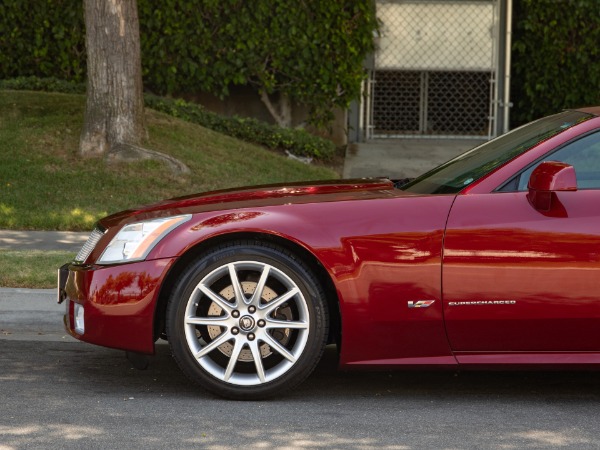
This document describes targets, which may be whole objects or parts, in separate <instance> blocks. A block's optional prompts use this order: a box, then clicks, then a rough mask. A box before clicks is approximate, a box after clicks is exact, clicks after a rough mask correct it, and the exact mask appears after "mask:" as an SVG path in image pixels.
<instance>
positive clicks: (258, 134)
mask: <svg viewBox="0 0 600 450" xmlns="http://www.w3.org/2000/svg"><path fill="white" fill-rule="evenodd" d="M144 99H145V103H146V106H148V107H150V108H152V109H155V110H157V111H161V112H164V113H167V114H169V115H171V116H174V117H179V118H181V119H183V120H186V121H188V122H193V123H197V124H199V125H202V126H204V127H206V128H210V129H211V130H215V131H218V132H220V133H223V134H227V135H229V136H233V137H236V138H238V139H241V140H243V141H246V142H252V143H254V144H258V145H262V146H264V147H267V148H270V149H273V150H288V151H290V152H291V153H293V154H295V155H297V156H310V157H315V158H317V159H320V160H323V161H327V160H331V158H333V156H334V155H335V145H333V143H332V142H331V141H329V140H327V139H322V138H319V137H317V136H313V135H312V134H310V133H308V132H307V131H305V130H300V129H292V128H281V127H278V126H276V125H270V124H268V123H265V122H261V121H260V120H256V119H252V118H246V117H237V116H232V117H224V116H220V115H218V114H215V113H213V112H210V111H207V110H206V109H205V108H203V107H202V106H200V105H197V104H194V103H189V102H186V101H184V100H174V99H170V98H164V97H157V96H155V95H150V94H147V95H145V96H144Z"/></svg>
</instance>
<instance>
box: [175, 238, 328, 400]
mask: <svg viewBox="0 0 600 450" xmlns="http://www.w3.org/2000/svg"><path fill="white" fill-rule="evenodd" d="M327 331H328V314H327V307H326V303H325V299H324V293H323V290H322V289H321V287H320V285H319V283H318V281H317V279H316V277H315V276H314V275H313V274H312V272H311V271H310V269H309V268H308V267H307V266H306V265H305V264H304V263H303V262H302V261H300V260H298V259H297V258H296V257H295V256H294V255H293V254H291V253H290V252H288V251H287V250H285V249H283V248H280V247H277V246H274V245H270V244H265V243H260V242H242V241H239V242H235V243H231V244H229V245H227V246H223V247H219V248H216V249H214V250H213V251H211V252H209V253H207V254H206V255H203V256H202V257H201V258H199V259H198V260H196V262H194V263H193V264H191V265H190V266H189V267H188V269H187V270H186V271H185V272H184V273H183V275H182V276H181V278H180V280H179V282H178V284H177V286H176V287H175V289H174V291H173V293H172V295H171V298H170V300H169V305H168V308H167V334H168V336H169V343H170V346H171V351H172V353H173V356H174V358H175V360H176V361H177V363H178V364H179V366H180V367H181V369H182V370H183V372H184V373H186V374H187V375H188V376H189V377H190V378H191V379H192V380H194V381H196V382H197V383H199V384H200V385H201V386H203V387H204V388H206V389H207V390H209V391H211V392H214V393H216V394H218V395H221V396H224V397H227V398H234V399H258V398H265V397H269V396H272V395H275V394H278V393H281V392H282V391H284V390H286V389H289V388H291V387H293V386H295V385H297V384H298V383H300V382H302V381H303V380H304V379H305V378H306V377H307V376H308V375H309V374H310V373H311V372H312V371H313V369H314V368H315V366H316V364H317V363H318V361H319V359H320V357H321V355H322V353H323V349H324V347H325V341H326V339H327Z"/></svg>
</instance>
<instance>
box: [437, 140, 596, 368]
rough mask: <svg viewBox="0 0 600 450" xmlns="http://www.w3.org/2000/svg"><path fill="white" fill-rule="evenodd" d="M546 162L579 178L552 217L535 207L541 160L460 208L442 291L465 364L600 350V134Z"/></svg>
mask: <svg viewBox="0 0 600 450" xmlns="http://www.w3.org/2000/svg"><path fill="white" fill-rule="evenodd" d="M544 160H553V161H563V162H566V163H567V164H570V165H572V166H573V167H574V168H575V172H576V174H577V180H578V182H577V183H578V189H577V190H576V191H571V192H556V193H555V197H554V199H555V202H556V203H555V205H554V206H555V207H553V208H552V210H551V211H540V210H537V209H536V208H534V206H533V205H532V203H531V202H530V201H529V199H528V192H527V184H526V183H527V180H528V179H529V176H530V174H531V172H532V171H533V169H534V168H535V167H536V166H537V165H538V164H539V163H540V162H541V161H537V162H536V163H534V164H532V165H531V166H530V167H529V168H527V169H526V170H525V171H524V172H523V173H521V174H519V175H517V176H515V177H514V178H513V179H511V180H509V182H508V183H506V184H505V186H504V187H503V188H502V189H500V190H497V191H495V192H492V193H488V194H467V195H459V196H458V197H457V198H456V201H455V203H454V205H453V207H452V210H451V212H450V215H449V218H448V224H447V229H446V235H445V239H444V255H443V282H442V286H443V302H444V317H445V321H446V328H447V333H448V338H449V341H450V344H451V347H452V349H453V351H455V352H456V355H457V359H458V360H459V362H464V363H469V362H472V363H476V362H494V361H497V362H508V361H517V360H518V358H516V359H515V354H516V353H518V352H520V353H538V355H537V359H531V358H530V357H527V358H526V360H527V361H528V362H532V361H536V362H551V361H553V358H554V357H555V356H556V354H554V355H553V354H552V352H555V353H560V352H563V353H564V352H598V351H600V132H598V131H597V130H596V131H595V132H593V133H590V134H588V135H586V136H584V137H582V138H579V139H577V140H575V141H572V142H569V143H567V144H566V145H564V146H562V147H561V148H560V149H558V150H557V151H555V152H554V153H552V154H549V155H547V156H546V157H545V158H544ZM553 195H554V194H553ZM542 352H550V353H542ZM483 354H485V355H486V356H485V357H483V356H482V355H483ZM508 354H511V355H512V356H511V357H509V358H508V359H507V357H506V355H508ZM511 358H512V359H511Z"/></svg>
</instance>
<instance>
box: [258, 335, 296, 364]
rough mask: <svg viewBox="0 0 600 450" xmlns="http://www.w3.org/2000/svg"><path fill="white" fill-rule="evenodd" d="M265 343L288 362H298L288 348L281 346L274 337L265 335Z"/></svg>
mask: <svg viewBox="0 0 600 450" xmlns="http://www.w3.org/2000/svg"><path fill="white" fill-rule="evenodd" d="M264 341H265V342H266V343H267V344H269V346H270V347H271V348H272V349H273V350H275V351H276V352H277V353H279V354H280V355H281V356H283V357H284V358H285V359H287V360H288V361H290V362H292V363H294V362H296V359H297V358H296V357H295V356H294V355H293V354H292V353H290V352H289V350H288V349H287V348H285V347H284V346H283V345H281V344H280V343H279V342H278V341H277V340H275V339H273V337H272V336H270V335H268V334H265V336H264Z"/></svg>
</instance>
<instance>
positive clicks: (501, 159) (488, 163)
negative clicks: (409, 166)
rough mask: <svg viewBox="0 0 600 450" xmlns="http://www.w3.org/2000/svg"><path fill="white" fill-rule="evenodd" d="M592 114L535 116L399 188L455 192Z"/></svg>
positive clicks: (415, 191) (575, 112)
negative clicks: (527, 122)
mask: <svg viewBox="0 0 600 450" xmlns="http://www.w3.org/2000/svg"><path fill="white" fill-rule="evenodd" d="M592 117H593V116H591V115H590V114H586V113H583V112H579V111H564V112H562V113H559V114H555V115H553V116H549V117H545V118H543V119H539V120H536V121H535V122H531V123H529V124H527V125H523V126H522V127H519V128H517V129H515V130H513V131H511V132H509V133H506V134H504V135H502V136H500V137H498V138H496V139H494V140H491V141H489V142H486V143H484V144H482V145H479V146H478V147H475V148H474V149H472V150H470V151H468V152H466V153H463V154H462V155H459V156H457V157H456V158H454V159H451V160H450V161H448V162H446V163H444V164H442V165H441V166H438V167H436V168H435V169H433V170H430V171H429V172H427V173H425V174H424V175H421V176H420V177H418V178H416V179H414V180H412V181H411V182H410V183H407V184H405V185H403V186H401V187H400V189H402V190H404V191H407V192H412V193H415V194H455V193H457V192H460V191H461V190H462V189H464V188H465V187H467V186H468V185H470V184H471V183H473V182H475V181H477V180H478V179H480V178H481V177H483V176H484V175H486V174H487V173H489V172H491V171H492V170H494V169H496V168H498V167H500V166H501V165H503V164H505V163H507V162H508V161H510V160H511V159H513V158H515V157H517V156H519V155H520V154H522V153H524V152H526V151H527V150H529V149H530V148H532V147H534V146H536V145H537V144H539V143H540V142H542V141H544V140H546V139H549V138H551V137H552V136H555V135H557V134H558V133H560V132H562V131H564V130H566V129H568V128H571V127H572V126H573V125H576V124H578V123H580V122H583V121H585V120H588V119H590V118H592Z"/></svg>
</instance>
